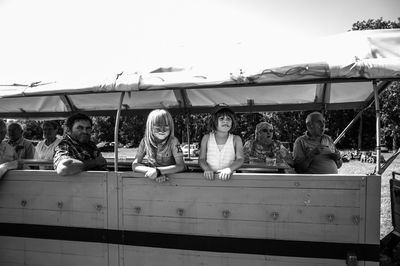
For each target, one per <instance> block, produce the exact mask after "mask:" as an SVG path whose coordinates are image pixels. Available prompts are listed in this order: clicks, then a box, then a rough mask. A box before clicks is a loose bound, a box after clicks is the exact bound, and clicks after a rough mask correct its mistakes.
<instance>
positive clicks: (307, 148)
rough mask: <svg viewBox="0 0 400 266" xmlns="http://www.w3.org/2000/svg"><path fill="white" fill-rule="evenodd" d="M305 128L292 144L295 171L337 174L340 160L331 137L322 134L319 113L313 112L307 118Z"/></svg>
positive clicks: (321, 117)
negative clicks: (302, 133)
mask: <svg viewBox="0 0 400 266" xmlns="http://www.w3.org/2000/svg"><path fill="white" fill-rule="evenodd" d="M306 126H307V132H306V133H305V134H304V135H303V136H300V137H298V138H297V139H296V141H295V143H294V148H293V155H294V166H295V169H296V171H297V172H298V173H307V174H337V173H338V168H340V167H341V166H342V160H341V157H340V152H339V151H338V150H337V149H336V147H335V144H334V143H333V141H332V139H331V137H329V136H328V135H325V134H324V131H325V119H324V117H323V116H322V114H321V113H319V112H313V113H311V114H309V115H308V116H307V118H306Z"/></svg>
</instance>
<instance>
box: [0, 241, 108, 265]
mask: <svg viewBox="0 0 400 266" xmlns="http://www.w3.org/2000/svg"><path fill="white" fill-rule="evenodd" d="M2 263H3V264H5V265H48V266H57V265H60V266H61V265H62V266H65V265H71V266H72V265H108V247H107V244H100V243H85V242H74V241H60V240H45V239H30V238H16V237H3V236H0V264H2Z"/></svg>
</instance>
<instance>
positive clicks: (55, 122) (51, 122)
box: [43, 120, 60, 129]
mask: <svg viewBox="0 0 400 266" xmlns="http://www.w3.org/2000/svg"><path fill="white" fill-rule="evenodd" d="M44 125H50V126H52V127H53V128H54V129H58V128H59V127H60V124H59V123H58V121H56V120H46V121H44V122H43V127H44Z"/></svg>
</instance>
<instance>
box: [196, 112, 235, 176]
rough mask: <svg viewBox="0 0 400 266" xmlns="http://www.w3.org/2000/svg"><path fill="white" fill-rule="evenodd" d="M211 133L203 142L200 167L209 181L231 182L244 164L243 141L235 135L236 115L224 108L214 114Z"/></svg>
mask: <svg viewBox="0 0 400 266" xmlns="http://www.w3.org/2000/svg"><path fill="white" fill-rule="evenodd" d="M209 123H210V124H209V126H210V133H209V134H206V135H204V137H203V138H202V140H201V147H200V156H199V165H200V167H201V168H202V169H203V171H204V177H205V178H206V179H208V180H212V179H214V174H216V176H217V178H218V179H221V180H229V179H230V178H231V176H232V173H233V172H234V171H235V170H236V169H238V168H240V166H242V164H243V143H242V139H241V138H240V137H239V136H237V135H233V134H232V133H231V132H232V131H234V130H235V128H236V125H237V121H236V116H235V113H234V112H233V111H232V110H231V109H229V108H227V107H223V108H220V109H218V110H217V111H216V112H214V113H213V114H212V116H211V118H210V121H209Z"/></svg>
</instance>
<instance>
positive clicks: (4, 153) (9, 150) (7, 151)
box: [0, 141, 18, 164]
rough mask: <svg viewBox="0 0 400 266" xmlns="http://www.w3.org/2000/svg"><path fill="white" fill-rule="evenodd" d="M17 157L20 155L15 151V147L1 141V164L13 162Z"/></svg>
mask: <svg viewBox="0 0 400 266" xmlns="http://www.w3.org/2000/svg"><path fill="white" fill-rule="evenodd" d="M17 159H18V157H17V154H16V153H15V151H14V148H13V147H11V145H9V144H8V143H6V142H4V141H2V142H0V164H2V163H7V162H11V161H14V160H17Z"/></svg>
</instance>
